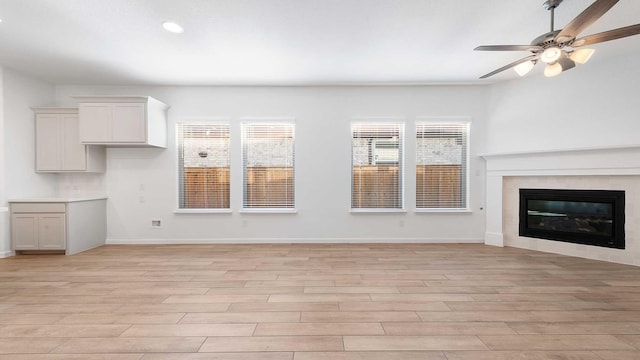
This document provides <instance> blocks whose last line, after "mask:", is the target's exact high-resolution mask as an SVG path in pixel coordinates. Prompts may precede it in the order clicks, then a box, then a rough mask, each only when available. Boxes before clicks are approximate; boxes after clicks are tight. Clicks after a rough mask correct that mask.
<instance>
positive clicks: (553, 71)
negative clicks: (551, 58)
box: [544, 62, 562, 77]
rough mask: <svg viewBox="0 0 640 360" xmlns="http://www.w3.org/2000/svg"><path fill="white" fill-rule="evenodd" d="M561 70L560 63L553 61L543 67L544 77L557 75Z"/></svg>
mask: <svg viewBox="0 0 640 360" xmlns="http://www.w3.org/2000/svg"><path fill="white" fill-rule="evenodd" d="M561 72H562V65H560V63H557V62H556V63H553V64H549V65H547V67H546V68H544V76H546V77H554V76H557V75H560V73H561Z"/></svg>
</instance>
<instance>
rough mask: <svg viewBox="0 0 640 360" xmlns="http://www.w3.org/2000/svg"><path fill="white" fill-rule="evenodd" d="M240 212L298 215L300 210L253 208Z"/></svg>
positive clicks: (240, 211)
mask: <svg viewBox="0 0 640 360" xmlns="http://www.w3.org/2000/svg"><path fill="white" fill-rule="evenodd" d="M238 212H239V213H241V214H297V213H298V210H296V209H286V208H282V209H279V208H253V209H241V210H239V211H238Z"/></svg>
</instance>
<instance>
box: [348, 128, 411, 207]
mask: <svg viewBox="0 0 640 360" xmlns="http://www.w3.org/2000/svg"><path fill="white" fill-rule="evenodd" d="M370 123H379V124H398V125H401V126H402V142H401V143H400V147H401V149H400V152H401V154H402V157H401V159H400V160H401V162H402V167H401V168H402V173H401V174H400V175H401V188H402V191H401V193H400V199H401V201H402V207H401V208H353V207H351V205H350V206H349V212H350V213H352V214H392V213H406V212H407V210H406V203H407V199H406V198H405V190H406V188H405V185H406V164H407V162H406V151H405V142H406V138H407V119H406V118H405V117H402V116H355V117H352V118H351V122H350V123H349V133H350V134H349V138H350V139H351V141H349V147H350V149H349V155H350V157H351V159H350V161H349V166H350V168H349V174H350V176H349V177H350V182H349V185H350V189H349V196H350V198H349V203H350V204H352V199H351V197H353V125H354V124H370ZM414 136H415V133H414Z"/></svg>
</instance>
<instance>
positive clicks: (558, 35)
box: [474, 0, 640, 79]
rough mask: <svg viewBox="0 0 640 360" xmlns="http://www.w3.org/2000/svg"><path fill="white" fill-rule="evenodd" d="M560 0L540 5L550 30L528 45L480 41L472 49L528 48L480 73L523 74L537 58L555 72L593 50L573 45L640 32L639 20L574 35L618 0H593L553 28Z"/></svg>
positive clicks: (586, 57)
mask: <svg viewBox="0 0 640 360" xmlns="http://www.w3.org/2000/svg"><path fill="white" fill-rule="evenodd" d="M562 1H563V0H547V1H545V2H544V4H543V6H544V7H545V8H546V9H547V10H549V11H550V12H551V31H549V32H548V33H544V34H542V35H540V36H538V37H537V38H535V39H533V41H532V42H531V45H483V46H478V47H477V48H475V49H474V50H480V51H530V52H531V55H529V56H526V57H524V58H522V59H520V60H516V61H514V62H512V63H511V64H508V65H505V66H503V67H501V68H499V69H496V70H494V71H492V72H490V73H488V74H485V75H483V76H481V77H480V79H486V78H488V77H490V76H493V75H495V74H497V73H500V72H502V71H505V70H507V69H510V68H514V70H515V71H516V72H517V73H518V75H520V76H524V75H526V74H527V73H528V72H529V71H531V69H532V68H533V67H534V65H535V64H536V63H537V62H538V61H542V62H543V63H545V64H547V66H546V68H545V70H544V75H545V76H547V77H551V76H556V75H558V74H560V73H562V72H563V71H567V70H570V69H572V68H574V67H575V66H576V63H579V64H584V63H586V62H587V61H588V60H589V58H590V57H591V55H593V53H594V52H595V50H593V49H573V48H580V47H582V46H585V45H592V44H597V43H601V42H605V41H610V40H616V39H620V38H624V37H627V36H632V35H637V34H640V24H636V25H631V26H626V27H622V28H618V29H614V30H609V31H605V32H601V33H598V34H593V35H588V36H584V37H581V38H577V37H578V36H579V35H580V34H581V33H582V32H583V31H584V30H585V29H586V28H587V27H589V26H590V25H591V24H593V23H594V22H595V21H596V20H598V19H599V18H600V17H601V16H602V15H604V14H605V13H606V12H607V11H609V10H610V9H611V8H612V7H613V6H614V5H615V4H616V3H618V1H619V0H596V1H595V2H594V3H593V4H591V6H589V7H588V8H586V9H585V10H584V11H583V12H582V13H580V15H578V16H576V17H575V19H573V20H571V21H570V22H569V24H567V26H565V27H564V29H559V30H555V29H554V15H555V9H556V8H557V7H558V5H560V3H562Z"/></svg>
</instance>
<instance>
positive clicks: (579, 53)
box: [569, 49, 596, 64]
mask: <svg viewBox="0 0 640 360" xmlns="http://www.w3.org/2000/svg"><path fill="white" fill-rule="evenodd" d="M595 52H596V51H595V50H594V49H580V50H574V51H573V52H572V53H571V55H569V58H570V59H571V60H573V61H575V62H577V63H578V64H584V63H586V62H587V61H589V59H591V56H592V55H593V53H595Z"/></svg>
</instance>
